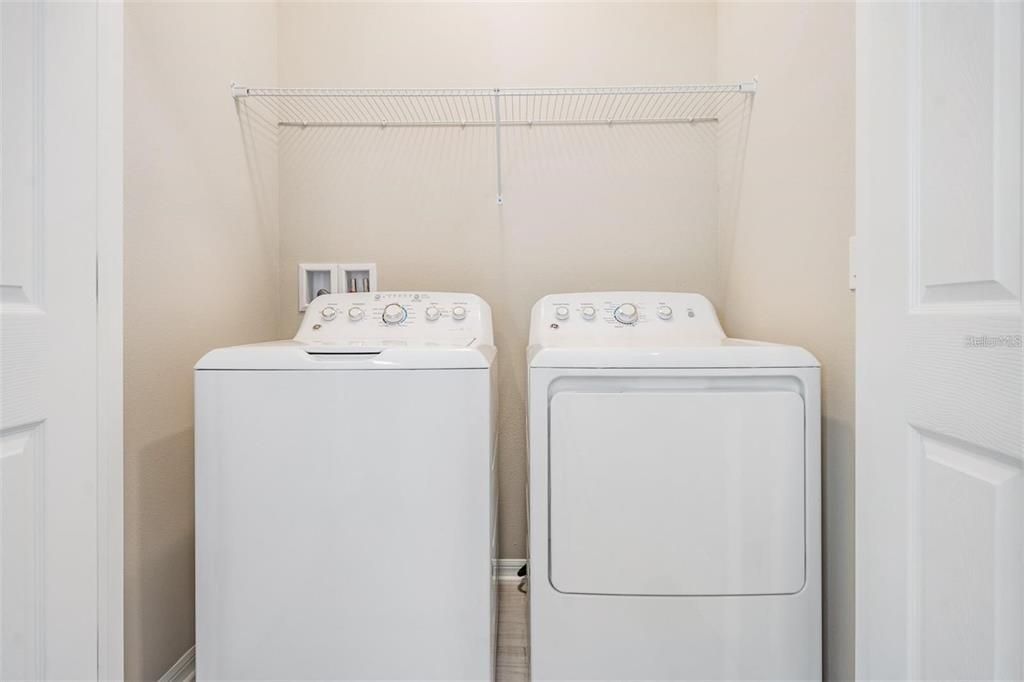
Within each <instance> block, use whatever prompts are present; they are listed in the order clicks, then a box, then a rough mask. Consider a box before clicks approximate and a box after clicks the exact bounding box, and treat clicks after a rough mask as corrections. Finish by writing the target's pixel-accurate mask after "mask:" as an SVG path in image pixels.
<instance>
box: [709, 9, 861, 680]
mask: <svg viewBox="0 0 1024 682" xmlns="http://www.w3.org/2000/svg"><path fill="white" fill-rule="evenodd" d="M718 20H719V21H718V26H719V32H718V56H719V60H718V75H719V78H720V79H721V80H726V81H727V80H731V79H735V78H740V77H745V76H749V75H752V74H756V75H757V76H759V77H760V83H761V87H760V88H759V89H758V92H757V98H756V101H755V104H754V110H753V115H752V117H751V123H750V129H749V137H748V140H747V147H746V153H745V154H744V165H743V175H742V184H741V190H740V192H739V195H738V196H739V199H738V203H735V202H734V204H733V205H729V201H730V200H725V199H724V198H723V199H724V203H725V205H724V206H723V210H722V216H723V218H724V219H725V223H724V225H723V232H722V236H723V239H722V247H723V266H724V267H725V275H726V291H725V297H724V307H723V309H722V313H723V314H724V325H725V328H726V331H727V332H728V333H729V334H730V335H732V336H739V337H746V338H757V339H765V340H769V341H778V342H784V343H794V344H799V345H802V346H805V347H807V348H809V349H810V350H811V351H812V352H813V353H814V354H815V355H816V356H817V357H818V359H819V360H820V361H821V365H822V388H823V415H824V424H823V433H822V438H823V446H824V447H823V479H824V491H823V492H824V511H825V519H824V535H825V544H824V548H825V598H826V633H827V640H826V660H827V667H828V673H829V677H830V678H831V679H849V678H852V676H853V616H854V612H853V607H854V602H853V570H854V559H853V546H854V545H853V539H854V534H853V485H854V471H853V454H854V449H853V416H854V413H853V343H854V333H853V332H854V310H853V304H854V295H853V293H851V292H850V291H849V289H848V283H847V272H848V260H847V259H848V239H849V237H850V236H851V235H852V234H853V229H854V227H853V201H854V177H853V173H854V165H853V144H854V8H853V6H852V4H839V3H832V4H829V3H819V4H814V3H799V4H797V3H794V4H785V3H771V4H768V3H764V4H761V3H752V4H731V3H726V4H722V5H720V6H719V17H718ZM732 201H734V200H732ZM733 216H735V221H733V220H732V217H733Z"/></svg>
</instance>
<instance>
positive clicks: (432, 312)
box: [423, 305, 441, 322]
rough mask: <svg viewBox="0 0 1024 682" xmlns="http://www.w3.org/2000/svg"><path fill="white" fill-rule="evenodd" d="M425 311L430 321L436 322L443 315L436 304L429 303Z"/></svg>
mask: <svg viewBox="0 0 1024 682" xmlns="http://www.w3.org/2000/svg"><path fill="white" fill-rule="evenodd" d="M423 312H424V314H425V315H426V316H427V320H429V321H430V322H436V321H437V320H438V318H439V317H441V311H440V310H438V309H437V306H436V305H428V306H427V309H426V310H425V311H423Z"/></svg>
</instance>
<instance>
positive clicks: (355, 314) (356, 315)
mask: <svg viewBox="0 0 1024 682" xmlns="http://www.w3.org/2000/svg"><path fill="white" fill-rule="evenodd" d="M348 319H350V320H352V321H353V322H358V321H359V320H361V319H363V309H362V308H357V307H356V306H352V307H351V308H349V309H348Z"/></svg>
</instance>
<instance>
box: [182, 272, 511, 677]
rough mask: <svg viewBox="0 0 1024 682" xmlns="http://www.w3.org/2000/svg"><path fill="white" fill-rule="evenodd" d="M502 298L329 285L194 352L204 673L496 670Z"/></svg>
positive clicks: (465, 673)
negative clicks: (288, 335)
mask: <svg viewBox="0 0 1024 682" xmlns="http://www.w3.org/2000/svg"><path fill="white" fill-rule="evenodd" d="M494 355H495V349H494V345H493V336H492V331H491V312H490V308H489V307H488V306H487V304H486V303H485V302H484V301H483V300H481V299H480V298H478V297H476V296H473V295H469V294H448V293H422V292H420V293H416V292H410V293H362V294H330V295H326V296H320V297H319V298H317V299H316V300H315V301H313V302H312V303H311V304H310V306H309V309H308V311H307V312H306V315H305V318H304V319H303V321H302V325H301V327H300V328H299V331H298V334H297V335H296V336H295V339H294V340H288V341H279V342H272V343H261V344H255V345H249V346H239V347H236V348H222V349H219V350H215V351H212V352H210V353H209V354H207V355H206V356H205V357H204V358H203V359H202V360H200V361H199V363H198V364H197V365H196V371H195V392H196V432H195V433H196V471H195V478H196V640H197V646H196V652H197V671H198V678H199V679H200V680H204V679H205V680H228V679H234V680H241V679H245V680H258V679H279V680H283V679H324V680H326V679H332V680H340V679H396V680H397V679H444V680H458V679H473V680H480V679H489V678H491V677H492V673H493V670H494V651H495V649H494V646H495V628H494V620H493V615H492V614H493V613H494V612H495V607H496V604H495V603H494V600H495V598H496V593H495V591H494V581H493V569H492V565H493V562H492V560H493V558H494V552H495V547H496V544H495V528H496V526H495V506H494V498H495V494H494V490H495V488H494V473H495V468H494V452H495V449H494V446H495V414H496V412H495V411H496V401H495V396H496V391H495V383H494Z"/></svg>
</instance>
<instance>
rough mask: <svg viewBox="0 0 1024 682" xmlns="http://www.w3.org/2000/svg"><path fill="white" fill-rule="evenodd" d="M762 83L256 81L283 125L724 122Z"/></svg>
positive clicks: (255, 94) (249, 95)
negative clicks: (374, 85)
mask: <svg viewBox="0 0 1024 682" xmlns="http://www.w3.org/2000/svg"><path fill="white" fill-rule="evenodd" d="M756 90H757V83H756V81H749V82H744V83H728V84H720V85H667V86H638V87H621V88H494V89H480V88H477V89H451V90H397V89H376V90H349V89H330V88H250V87H246V86H242V85H238V84H232V86H231V93H232V95H233V96H234V97H235V98H236V99H243V98H244V99H245V100H247V101H248V102H252V103H254V104H257V105H259V106H260V107H261V108H262V109H264V110H265V111H266V112H267V114H269V116H270V118H271V120H272V121H274V122H275V123H276V124H277V125H279V126H300V127H305V126H341V127H344V126H350V127H388V126H396V127H419V126H423V127H431V126H439V127H480V126H485V127H495V126H535V125H536V126H543V125H636V124H651V123H705V122H716V121H718V120H719V119H720V118H721V117H722V115H723V114H724V113H727V112H728V111H729V110H730V109H732V108H733V107H735V106H737V105H739V104H741V103H743V102H745V101H746V100H747V99H748V98H749V97H752V96H753V94H754V92H755V91H756Z"/></svg>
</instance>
